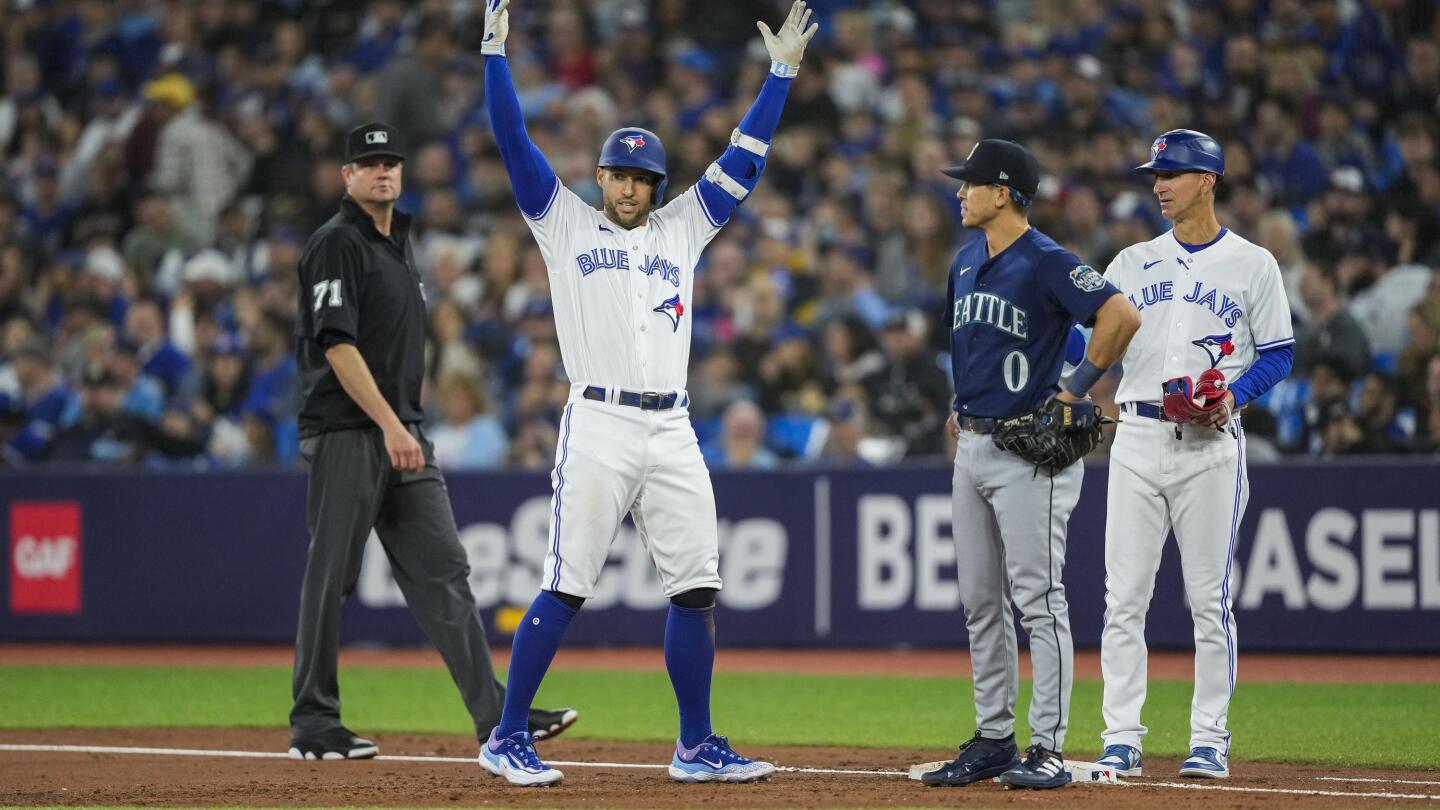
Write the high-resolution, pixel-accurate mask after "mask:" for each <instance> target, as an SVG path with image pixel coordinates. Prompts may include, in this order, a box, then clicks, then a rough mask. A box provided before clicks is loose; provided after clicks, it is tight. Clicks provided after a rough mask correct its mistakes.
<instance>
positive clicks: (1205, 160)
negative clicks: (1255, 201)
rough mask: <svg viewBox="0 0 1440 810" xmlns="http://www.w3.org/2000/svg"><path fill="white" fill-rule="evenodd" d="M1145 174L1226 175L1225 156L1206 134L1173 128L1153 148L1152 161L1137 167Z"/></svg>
mask: <svg viewBox="0 0 1440 810" xmlns="http://www.w3.org/2000/svg"><path fill="white" fill-rule="evenodd" d="M1135 171H1137V172H1139V173H1141V174H1153V173H1155V172H1209V173H1211V174H1214V175H1216V176H1219V177H1224V176H1225V153H1224V152H1222V151H1220V144H1218V143H1216V142H1215V139H1214V138H1212V137H1210V136H1209V135H1206V134H1205V133H1203V132H1196V131H1195V130H1193V129H1172V130H1170V131H1169V132H1167V133H1165V134H1164V135H1161V136H1160V137H1158V138H1156V139H1155V142H1154V143H1153V144H1151V145H1150V160H1148V161H1146V162H1145V163H1142V164H1140V165H1139V166H1136V167H1135Z"/></svg>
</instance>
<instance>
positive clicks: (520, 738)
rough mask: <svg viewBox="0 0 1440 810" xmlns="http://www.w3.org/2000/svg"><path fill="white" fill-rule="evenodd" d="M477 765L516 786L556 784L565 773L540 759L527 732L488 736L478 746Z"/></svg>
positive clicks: (563, 777)
mask: <svg viewBox="0 0 1440 810" xmlns="http://www.w3.org/2000/svg"><path fill="white" fill-rule="evenodd" d="M479 760H480V767H482V768H484V769H485V770H487V771H489V772H490V773H492V774H494V775H495V776H498V777H500V778H502V779H504V780H505V781H506V782H509V783H510V784H512V785H515V786H517V787H546V786H548V785H558V784H560V782H561V781H562V780H564V779H565V774H563V773H561V772H560V771H557V770H555V769H554V768H552V767H550V766H549V765H546V764H545V763H543V762H541V761H540V755H539V754H537V753H535V743H534V741H533V740H531V738H530V734H529V732H525V731H517V732H515V733H514V734H511V735H510V736H508V737H505V738H503V739H499V740H497V739H495V732H494V731H491V732H490V739H489V740H487V741H486V742H485V743H483V744H481V746H480V757H479Z"/></svg>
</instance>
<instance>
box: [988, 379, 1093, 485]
mask: <svg viewBox="0 0 1440 810" xmlns="http://www.w3.org/2000/svg"><path fill="white" fill-rule="evenodd" d="M1114 421H1115V420H1113V419H1110V418H1108V417H1106V416H1105V415H1104V414H1102V413H1101V412H1100V409H1099V408H1098V407H1096V405H1095V403H1094V402H1091V401H1090V400H1083V401H1081V402H1065V401H1063V400H1061V399H1058V398H1056V397H1051V398H1050V400H1049V401H1048V402H1046V403H1045V404H1044V405H1041V406H1040V407H1038V408H1036V409H1035V410H1033V411H1031V412H1030V413H1027V414H1022V415H1020V416H1016V417H1014V418H1012V419H1006V420H1004V421H1003V422H1001V423H1000V424H999V425H996V427H995V432H994V434H993V436H992V438H994V440H995V446H996V447H999V448H1000V449H1001V450H1006V451H1008V452H1011V453H1014V454H1015V455H1017V456H1019V457H1020V458H1023V459H1025V460H1026V461H1028V462H1030V463H1031V464H1034V465H1035V467H1036V472H1039V471H1040V470H1042V469H1043V470H1044V471H1045V474H1046V475H1054V474H1055V473H1057V472H1059V471H1061V470H1063V469H1065V468H1066V467H1069V466H1070V465H1071V464H1074V463H1075V462H1076V461H1079V460H1080V459H1082V458H1084V457H1085V455H1086V454H1088V453H1089V452H1090V451H1091V450H1094V449H1095V448H1096V447H1098V446H1099V445H1100V442H1101V440H1102V439H1103V438H1104V434H1103V433H1102V432H1101V430H1100V428H1101V426H1102V425H1105V424H1108V423H1111V422H1114Z"/></svg>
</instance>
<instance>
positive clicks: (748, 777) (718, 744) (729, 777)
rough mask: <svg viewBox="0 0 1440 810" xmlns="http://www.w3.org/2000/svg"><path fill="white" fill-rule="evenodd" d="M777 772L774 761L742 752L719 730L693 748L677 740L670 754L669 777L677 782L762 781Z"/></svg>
mask: <svg viewBox="0 0 1440 810" xmlns="http://www.w3.org/2000/svg"><path fill="white" fill-rule="evenodd" d="M774 773H775V766H774V765H771V764H770V763H768V762H760V761H758V760H753V759H746V758H745V757H742V756H740V755H739V754H737V753H735V749H733V748H731V747H730V741H729V740H727V739H725V738H724V737H721V736H719V735H716V734H711V735H710V736H709V737H706V738H705V739H704V740H702V741H701V742H700V744H699V745H697V746H695V747H694V748H685V747H684V746H683V745H681V743H680V742H679V741H676V743H675V756H673V757H671V758H670V778H671V779H674V780H675V781H676V782H759V781H761V780H764V779H769V778H770V777H771V776H773V775H774Z"/></svg>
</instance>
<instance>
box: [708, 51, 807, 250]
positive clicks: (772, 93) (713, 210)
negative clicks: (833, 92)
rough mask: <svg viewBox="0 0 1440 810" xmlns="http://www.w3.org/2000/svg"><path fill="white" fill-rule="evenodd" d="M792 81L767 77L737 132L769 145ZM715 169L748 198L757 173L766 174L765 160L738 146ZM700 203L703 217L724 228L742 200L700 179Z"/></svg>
mask: <svg viewBox="0 0 1440 810" xmlns="http://www.w3.org/2000/svg"><path fill="white" fill-rule="evenodd" d="M792 81H794V80H793V79H786V78H781V77H779V76H776V75H775V74H773V73H772V74H769V75H767V76H766V77H765V84H764V85H763V86H762V87H761V88H760V95H758V96H756V98H755V103H754V104H751V105H750V110H749V111H748V112H746V113H745V117H744V118H742V119H740V132H741V134H743V135H748V136H750V137H752V138H755V139H757V140H761V141H764V142H765V143H766V144H769V143H770V142H771V140H773V139H774V137H775V128H776V127H778V126H779V125H780V113H781V112H783V111H784V109H785V98H786V96H788V95H789V94H790V84H791V82H792ZM715 165H716V166H719V167H720V171H721V172H723V173H724V174H725V175H726V176H728V177H730V178H731V179H732V180H734V181H736V182H737V183H739V184H740V185H741V186H743V187H744V189H745V192H746V193H747V194H748V193H749V192H751V191H754V190H755V186H756V184H757V183H759V182H760V173H761V172H763V171H764V170H765V158H764V157H761V156H759V155H756V154H754V153H753V152H750V151H749V150H746V149H744V148H742V147H740V146H739V145H737V144H734V143H732V144H730V146H729V147H727V148H726V149H725V152H724V153H723V154H721V155H720V158H719V160H717V161H715ZM695 188H696V191H697V192H698V193H699V194H700V201H701V202H702V203H704V204H705V211H706V214H707V215H709V216H710V218H711V220H712V221H713V222H714V224H715V225H717V226H718V225H723V224H725V223H726V222H728V221H729V220H730V215H731V214H732V213H734V212H735V209H736V208H738V207H739V206H740V203H741V199H739V198H736V197H735V195H734V194H732V193H731V192H729V191H727V190H725V189H723V188H721V187H720V186H719V185H718V184H717V183H715V182H714V181H712V180H710V179H708V178H701V179H700V182H699V183H696V184H695Z"/></svg>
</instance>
